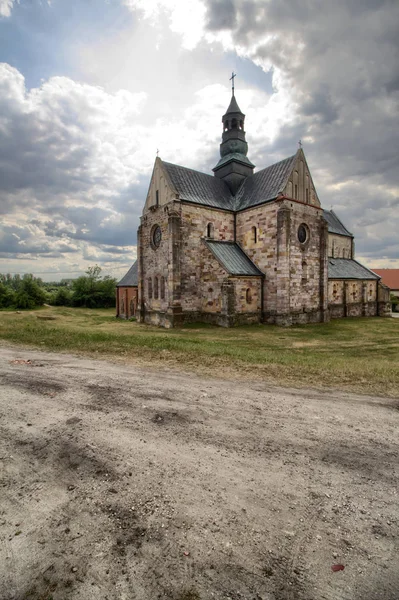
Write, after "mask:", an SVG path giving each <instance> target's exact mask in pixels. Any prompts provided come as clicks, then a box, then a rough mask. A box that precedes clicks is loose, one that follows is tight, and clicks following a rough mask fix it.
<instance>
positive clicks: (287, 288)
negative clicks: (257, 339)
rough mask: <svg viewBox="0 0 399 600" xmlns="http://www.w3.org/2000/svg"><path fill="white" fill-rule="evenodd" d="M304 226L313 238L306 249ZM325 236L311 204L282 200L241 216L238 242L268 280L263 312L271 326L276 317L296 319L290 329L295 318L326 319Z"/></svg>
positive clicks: (322, 226) (298, 319) (309, 236)
mask: <svg viewBox="0 0 399 600" xmlns="http://www.w3.org/2000/svg"><path fill="white" fill-rule="evenodd" d="M303 223H304V224H305V225H306V228H307V231H308V239H307V241H306V242H305V243H304V244H301V243H300V242H299V240H298V227H299V226H300V225H301V224H303ZM253 227H256V229H257V234H256V241H255V236H254V231H253ZM326 237H327V233H326V224H325V221H324V219H323V217H322V213H321V211H320V210H319V209H317V208H316V207H314V206H312V205H306V204H303V203H299V202H291V201H289V200H282V201H276V202H271V203H270V204H265V205H263V206H260V207H256V208H253V209H249V210H246V211H243V212H241V213H239V214H238V215H237V241H238V242H239V243H240V244H241V245H242V247H243V249H244V250H245V252H247V254H248V255H249V256H250V258H251V259H252V260H253V261H254V262H255V264H256V265H257V266H258V267H259V268H260V269H261V271H263V272H264V273H265V275H266V278H265V283H264V310H265V316H266V319H267V320H268V321H269V322H276V316H277V315H286V316H287V315H291V317H290V318H288V319H287V323H286V324H289V321H290V319H291V321H290V322H293V321H292V319H294V321H295V322H306V321H308V320H321V319H322V314H321V313H323V312H325V311H326V309H327V299H326V298H325V300H324V295H325V296H326V294H327V269H326V264H325V261H326V256H325V252H324V251H323V247H324V244H325V243H326ZM284 324H285V323H284Z"/></svg>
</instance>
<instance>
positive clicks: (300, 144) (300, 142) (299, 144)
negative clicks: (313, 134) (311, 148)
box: [298, 140, 302, 148]
mask: <svg viewBox="0 0 399 600" xmlns="http://www.w3.org/2000/svg"><path fill="white" fill-rule="evenodd" d="M298 147H299V148H302V141H301V140H299V142H298Z"/></svg>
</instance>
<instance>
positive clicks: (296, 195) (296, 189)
mask: <svg viewBox="0 0 399 600" xmlns="http://www.w3.org/2000/svg"><path fill="white" fill-rule="evenodd" d="M294 198H295V200H298V186H297V184H295V196H294Z"/></svg>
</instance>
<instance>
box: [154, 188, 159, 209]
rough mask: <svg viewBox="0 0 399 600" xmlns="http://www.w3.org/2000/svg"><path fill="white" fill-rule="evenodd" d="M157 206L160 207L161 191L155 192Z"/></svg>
mask: <svg viewBox="0 0 399 600" xmlns="http://www.w3.org/2000/svg"><path fill="white" fill-rule="evenodd" d="M155 206H159V190H157V191H156V192H155Z"/></svg>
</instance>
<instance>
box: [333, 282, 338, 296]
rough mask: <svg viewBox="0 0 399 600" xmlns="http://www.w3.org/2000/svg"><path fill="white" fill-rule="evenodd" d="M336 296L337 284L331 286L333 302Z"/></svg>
mask: <svg viewBox="0 0 399 600" xmlns="http://www.w3.org/2000/svg"><path fill="white" fill-rule="evenodd" d="M337 294H338V290H337V284H336V283H334V285H333V297H334V300H335V299H336V297H337Z"/></svg>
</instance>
